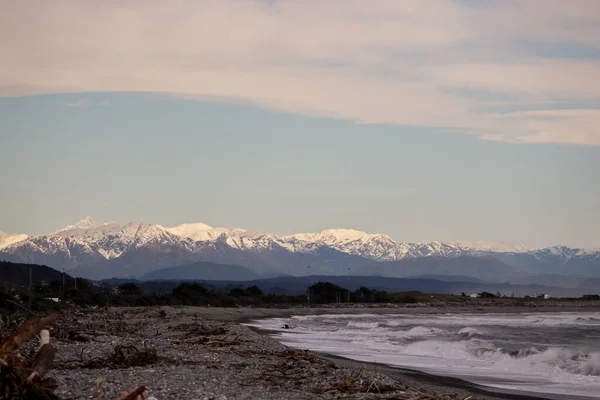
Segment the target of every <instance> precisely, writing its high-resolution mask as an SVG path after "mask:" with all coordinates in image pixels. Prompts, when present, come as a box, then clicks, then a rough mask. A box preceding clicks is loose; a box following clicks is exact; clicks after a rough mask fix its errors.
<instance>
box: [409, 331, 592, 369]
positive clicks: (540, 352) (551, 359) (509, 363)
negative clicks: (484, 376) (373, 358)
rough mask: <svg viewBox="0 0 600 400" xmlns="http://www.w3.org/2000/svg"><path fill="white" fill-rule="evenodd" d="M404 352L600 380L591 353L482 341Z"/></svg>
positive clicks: (424, 345)
mask: <svg viewBox="0 0 600 400" xmlns="http://www.w3.org/2000/svg"><path fill="white" fill-rule="evenodd" d="M401 352H402V353H403V354H406V355H414V356H424V357H435V358H444V359H454V360H479V361H486V362H488V363H490V364H494V365H495V367H497V368H505V369H508V370H513V371H523V372H528V371H532V370H536V371H539V372H543V373H544V374H547V375H556V372H560V373H567V374H572V375H585V376H595V377H600V352H589V353H588V352H586V351H578V350H573V349H565V348H560V347H551V348H548V349H538V348H536V347H524V348H520V349H505V348H501V347H496V346H495V345H494V344H493V343H492V342H490V341H486V340H480V339H469V340H462V341H457V342H448V341H442V340H425V341H420V342H415V343H412V344H409V345H407V346H405V347H404V349H403V350H402V351H401Z"/></svg>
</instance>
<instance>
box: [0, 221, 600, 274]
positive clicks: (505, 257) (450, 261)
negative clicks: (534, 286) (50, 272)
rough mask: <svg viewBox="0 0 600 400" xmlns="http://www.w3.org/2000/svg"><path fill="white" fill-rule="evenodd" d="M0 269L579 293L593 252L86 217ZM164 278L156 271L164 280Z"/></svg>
mask: <svg viewBox="0 0 600 400" xmlns="http://www.w3.org/2000/svg"><path fill="white" fill-rule="evenodd" d="M0 260H5V261H12V262H25V263H35V264H43V265H48V266H50V267H53V268H55V269H59V270H62V269H65V270H66V271H68V272H69V273H70V274H72V275H77V276H82V277H86V278H91V279H103V278H110V277H142V276H144V275H146V274H150V273H152V272H153V271H157V270H162V269H164V268H170V267H181V266H186V265H190V264H193V263H198V262H210V263H218V264H227V265H230V266H231V265H235V266H243V267H245V268H246V269H247V270H249V271H250V273H245V276H247V277H248V278H250V277H255V276H281V275H292V276H302V275H309V274H312V275H317V274H323V275H348V274H350V275H380V276H389V277H407V276H414V275H428V274H433V275H448V276H451V275H460V276H469V277H472V278H476V279H481V280H484V281H487V282H511V283H517V284H519V283H520V282H521V281H523V280H526V281H527V282H528V283H536V279H537V277H539V278H540V279H542V278H543V279H545V280H546V281H553V280H557V281H559V282H558V283H562V282H563V281H564V282H569V283H568V284H570V285H577V284H579V283H580V282H583V281H584V280H585V279H587V278H586V277H600V250H585V249H573V248H568V247H563V246H557V247H549V248H544V249H527V248H525V247H523V246H513V245H508V244H496V243H489V242H473V243H466V242H457V243H441V242H435V241H432V242H415V243H405V242H397V241H395V240H393V239H392V238H391V237H389V236H387V235H384V234H369V233H365V232H360V231H356V230H352V229H329V230H325V231H322V232H319V233H300V234H295V235H288V236H278V235H273V234H267V233H260V232H249V231H246V230H244V229H227V228H214V227H211V226H208V225H205V224H202V223H193V224H183V225H179V226H176V227H164V226H161V225H156V224H150V223H145V222H130V223H127V224H124V225H121V224H118V223H114V222H109V223H100V222H97V221H94V220H93V219H92V218H90V217H87V218H84V219H83V220H81V221H78V222H76V223H75V224H72V225H69V226H66V227H64V228H62V229H59V230H57V231H55V232H53V233H50V234H46V235H38V236H27V235H24V234H20V235H9V234H5V233H0ZM308 266H310V267H308ZM231 271H232V272H231V274H235V272H234V271H235V270H234V269H231ZM173 272H175V270H173ZM188 272H189V271H188ZM165 273H168V272H165V271H161V276H165V275H164V274H165ZM557 275H558V276H562V275H569V276H570V278H569V279H567V280H562V279H559V278H558V276H557ZM230 278H231V279H238V278H237V277H236V276H231V277H230Z"/></svg>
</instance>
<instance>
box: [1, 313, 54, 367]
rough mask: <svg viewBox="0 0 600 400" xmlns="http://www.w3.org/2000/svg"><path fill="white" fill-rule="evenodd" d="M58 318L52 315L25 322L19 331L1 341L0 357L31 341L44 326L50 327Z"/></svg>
mask: <svg viewBox="0 0 600 400" xmlns="http://www.w3.org/2000/svg"><path fill="white" fill-rule="evenodd" d="M58 317H59V315H58V314H52V315H49V316H47V317H41V318H36V319H32V320H31V321H27V322H26V323H25V325H23V326H22V327H20V328H19V330H17V331H16V332H15V333H13V334H12V335H9V336H7V337H6V338H5V339H4V340H2V344H0V357H3V356H4V355H6V354H9V353H11V352H13V351H14V350H16V349H18V348H19V347H21V345H22V344H23V343H25V342H26V341H28V340H29V339H31V338H32V337H33V336H34V335H37V334H38V333H39V332H40V331H41V330H42V328H44V327H45V326H46V325H50V324H51V323H53V322H54V321H56V320H57V319H58Z"/></svg>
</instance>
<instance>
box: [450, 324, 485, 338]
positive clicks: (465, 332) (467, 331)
mask: <svg viewBox="0 0 600 400" xmlns="http://www.w3.org/2000/svg"><path fill="white" fill-rule="evenodd" d="M456 334H457V335H460V336H466V337H472V336H484V335H485V332H483V331H481V330H479V329H477V328H471V327H469V326H468V327H466V328H462V329H461V330H460V331H458V332H456Z"/></svg>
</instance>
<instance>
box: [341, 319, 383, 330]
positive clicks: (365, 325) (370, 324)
mask: <svg viewBox="0 0 600 400" xmlns="http://www.w3.org/2000/svg"><path fill="white" fill-rule="evenodd" d="M380 325H381V323H380V322H361V321H350V322H348V323H347V324H346V326H348V327H351V328H360V329H374V328H378V327H379V326H380Z"/></svg>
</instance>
